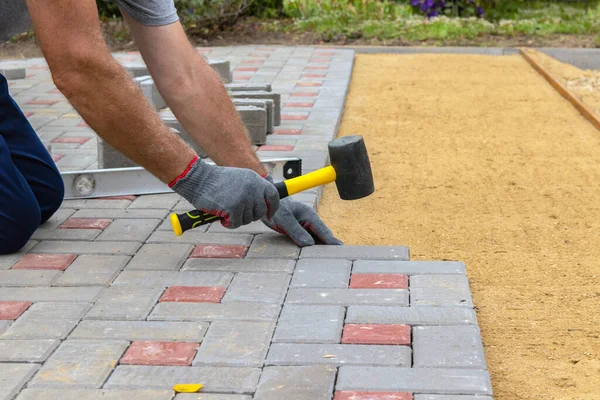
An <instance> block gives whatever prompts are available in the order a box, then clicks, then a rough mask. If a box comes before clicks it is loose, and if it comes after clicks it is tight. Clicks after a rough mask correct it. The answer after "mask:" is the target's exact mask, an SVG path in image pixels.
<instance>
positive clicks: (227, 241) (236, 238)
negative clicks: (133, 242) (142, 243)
mask: <svg viewBox="0 0 600 400" xmlns="http://www.w3.org/2000/svg"><path fill="white" fill-rule="evenodd" d="M251 242H252V235H247V234H239V233H205V232H199V231H198V230H196V229H194V230H193V231H187V232H185V234H183V235H181V236H175V235H174V234H173V231H172V230H170V231H156V232H154V233H153V234H152V236H150V238H149V239H148V240H147V243H188V244H211V245H228V246H249V245H250V243H251Z"/></svg>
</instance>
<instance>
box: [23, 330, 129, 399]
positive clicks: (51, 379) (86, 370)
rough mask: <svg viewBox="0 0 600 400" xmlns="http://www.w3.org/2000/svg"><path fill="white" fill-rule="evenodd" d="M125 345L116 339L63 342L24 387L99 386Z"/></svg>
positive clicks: (126, 345)
mask: <svg viewBox="0 0 600 400" xmlns="http://www.w3.org/2000/svg"><path fill="white" fill-rule="evenodd" d="M128 346H129V342H126V341H117V340H114V341H109V340H68V341H65V342H63V343H62V344H61V345H60V347H59V348H58V349H57V350H56V352H54V354H52V356H50V358H49V359H48V361H46V363H45V364H44V366H43V367H42V368H41V369H40V372H39V373H38V374H36V376H35V377H34V378H33V379H32V380H31V382H29V384H28V385H27V387H29V388H36V387H38V388H39V387H55V388H61V387H79V388H100V387H101V386H102V384H103V383H104V381H105V380H106V378H107V377H108V375H110V373H111V371H112V370H113V368H114V366H115V365H116V364H117V362H118V360H119V358H120V357H121V355H122V354H123V353H124V352H125V349H126V348H127V347H128Z"/></svg>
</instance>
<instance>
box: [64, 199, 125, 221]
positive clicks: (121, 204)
mask: <svg viewBox="0 0 600 400" xmlns="http://www.w3.org/2000/svg"><path fill="white" fill-rule="evenodd" d="M130 204H131V201H129V200H122V199H121V200H111V199H109V198H100V199H88V200H85V199H76V200H65V201H64V202H63V206H64V207H68V208H77V209H105V210H107V209H122V208H125V207H127V206H128V205H130ZM99 218H101V219H103V217H99ZM72 219H75V220H79V218H77V217H73V218H72ZM93 219H94V218H92V221H90V223H93V222H96V221H93ZM69 220H70V219H69ZM69 220H67V221H65V223H66V222H68V221H69ZM78 223H85V221H77V222H76V223H75V225H77V224H78ZM98 223H99V224H100V225H103V224H106V223H107V221H98ZM61 226H62V225H61Z"/></svg>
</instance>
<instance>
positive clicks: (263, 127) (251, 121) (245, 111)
mask: <svg viewBox="0 0 600 400" xmlns="http://www.w3.org/2000/svg"><path fill="white" fill-rule="evenodd" d="M235 109H236V111H237V113H238V115H239V116H240V119H241V121H242V123H243V124H244V126H245V127H246V132H247V134H248V136H249V137H250V142H251V143H252V144H254V145H261V144H265V143H266V141H267V130H268V127H267V124H268V116H267V110H266V109H264V108H259V107H253V106H236V107H235Z"/></svg>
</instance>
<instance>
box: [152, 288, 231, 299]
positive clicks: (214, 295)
mask: <svg viewBox="0 0 600 400" xmlns="http://www.w3.org/2000/svg"><path fill="white" fill-rule="evenodd" d="M225 290H226V288H224V287H221V286H170V287H168V288H167V290H165V293H164V294H163V295H162V296H161V298H160V300H159V301H160V302H163V301H168V302H175V303H220V302H221V299H222V298H223V295H225Z"/></svg>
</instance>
